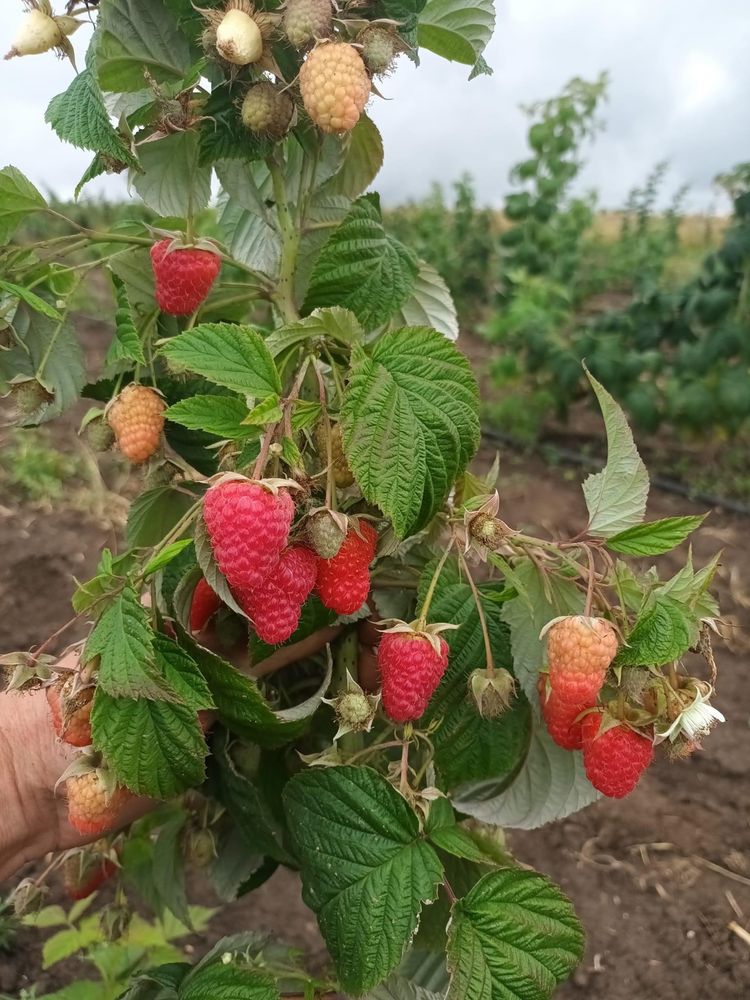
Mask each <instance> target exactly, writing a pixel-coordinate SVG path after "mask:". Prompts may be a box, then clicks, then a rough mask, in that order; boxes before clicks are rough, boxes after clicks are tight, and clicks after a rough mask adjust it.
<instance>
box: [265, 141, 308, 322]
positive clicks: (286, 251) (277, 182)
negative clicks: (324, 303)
mask: <svg viewBox="0 0 750 1000" xmlns="http://www.w3.org/2000/svg"><path fill="white" fill-rule="evenodd" d="M266 163H267V164H268V170H269V172H270V174H271V181H272V183H273V193H274V198H275V200H276V214H277V215H278V219H279V229H280V230H281V266H280V268H279V282H278V284H277V286H276V292H275V295H274V302H275V303H276V305H277V306H278V309H279V312H280V313H281V316H282V318H283V319H284V321H285V322H286V323H293V322H295V320H298V319H299V312H298V311H297V306H296V305H295V302H294V274H295V270H296V266H297V254H298V253H299V245H300V232H299V229H298V228H297V226H296V225H295V224H294V219H293V218H292V213H291V210H290V208H289V202H288V200H287V195H286V184H285V181H284V174H283V173H282V170H281V167H280V166H279V164H278V162H277V161H276V160H275V159H274V158H273V157H269V158H268V160H267V161H266Z"/></svg>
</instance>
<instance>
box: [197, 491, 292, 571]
mask: <svg viewBox="0 0 750 1000" xmlns="http://www.w3.org/2000/svg"><path fill="white" fill-rule="evenodd" d="M203 518H204V520H205V522H206V527H207V528H208V536H209V538H210V539H211V547H212V548H213V551H214V555H215V557H216V562H217V563H218V566H219V569H220V570H221V572H222V573H223V574H224V576H225V577H226V579H227V582H228V583H229V586H230V587H232V588H233V589H236V590H238V591H242V590H249V589H252V588H253V587H258V586H260V584H261V583H263V582H264V581H265V579H266V578H267V577H268V576H270V574H271V573H272V572H273V571H274V569H275V568H276V566H277V565H278V562H279V557H280V556H281V553H282V551H283V549H284V546H285V545H286V543H287V539H288V538H289V529H290V527H291V525H292V520H293V519H294V501H293V500H292V498H291V497H290V496H289V494H288V493H287V491H286V490H279V491H278V492H277V493H273V492H271V490H269V489H266V488H265V487H264V486H262V485H261V484H260V483H255V482H250V481H248V480H230V481H228V482H224V483H218V484H217V485H216V486H212V487H211V489H210V490H209V491H208V493H206V497H205V500H204V503H203Z"/></svg>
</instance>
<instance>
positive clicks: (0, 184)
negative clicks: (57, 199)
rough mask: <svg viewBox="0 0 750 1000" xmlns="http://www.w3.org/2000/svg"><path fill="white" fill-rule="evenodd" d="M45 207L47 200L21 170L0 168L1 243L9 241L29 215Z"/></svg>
mask: <svg viewBox="0 0 750 1000" xmlns="http://www.w3.org/2000/svg"><path fill="white" fill-rule="evenodd" d="M45 208H47V202H46V201H45V200H44V198H43V197H42V196H41V195H40V194H39V192H38V191H37V189H36V188H35V187H34V185H33V184H32V183H31V181H30V180H28V179H27V178H26V177H24V175H23V174H22V173H21V171H20V170H17V169H16V167H5V168H4V169H3V170H0V245H1V244H3V243H7V242H8V240H9V239H10V238H11V236H12V235H13V233H14V232H15V231H16V227H17V226H18V224H19V222H21V221H22V220H23V219H25V218H26V216H27V215H31V214H32V213H33V212H40V211H42V210H43V209H45Z"/></svg>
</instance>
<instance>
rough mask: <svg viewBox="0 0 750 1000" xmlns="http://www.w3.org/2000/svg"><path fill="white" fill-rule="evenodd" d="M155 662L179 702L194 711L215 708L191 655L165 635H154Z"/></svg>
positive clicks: (204, 681)
mask: <svg viewBox="0 0 750 1000" xmlns="http://www.w3.org/2000/svg"><path fill="white" fill-rule="evenodd" d="M154 652H155V653H156V662H157V665H158V667H159V668H160V670H161V671H162V673H163V675H164V677H165V679H166V681H167V683H168V684H169V687H170V689H171V690H172V691H175V692H176V693H177V695H178V696H179V699H180V702H181V703H182V704H183V705H187V707H188V708H192V710H193V711H194V712H200V711H202V710H204V709H209V708H215V707H216V706H215V705H214V702H213V698H212V696H211V691H210V689H209V687H208V684H207V683H206V680H205V678H204V677H203V674H202V673H201V671H200V670H199V668H198V664H197V663H196V662H195V660H194V659H193V657H192V656H190V655H189V654H188V653H187V652H185V650H184V649H181V648H180V646H178V645H177V643H176V642H174V641H173V640H172V639H170V638H168V637H167V636H165V635H157V636H155V637H154Z"/></svg>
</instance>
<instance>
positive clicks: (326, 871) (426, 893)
mask: <svg viewBox="0 0 750 1000" xmlns="http://www.w3.org/2000/svg"><path fill="white" fill-rule="evenodd" d="M284 804H285V808H286V812H287V817H288V821H289V830H290V835H291V837H292V840H293V846H294V848H295V851H296V853H297V856H298V858H299V861H300V865H301V869H302V885H303V897H304V899H305V902H306V903H307V905H308V906H310V907H311V908H312V909H313V910H314V911H315V912H316V914H317V917H318V922H319V924H320V928H321V931H322V932H323V937H324V938H325V940H326V944H327V945H328V949H329V951H330V952H331V955H332V957H333V960H334V962H335V964H336V969H337V972H338V976H339V979H340V982H341V986H342V987H343V989H344V990H346V991H351V992H353V993H355V994H359V993H362V992H364V991H365V990H367V989H371V988H372V987H373V986H376V985H377V984H378V983H380V982H381V981H382V980H383V979H384V978H385V977H386V976H387V975H388V974H389V973H390V972H391V971H392V970H393V969H394V968H395V967H396V966H397V965H398V963H399V961H400V960H401V957H402V955H403V953H404V950H405V948H406V946H407V945H408V943H409V941H410V940H411V937H412V935H413V934H414V932H415V930H416V927H417V923H418V920H419V914H420V912H421V909H422V904H423V903H425V902H431V901H432V900H434V899H435V896H436V895H437V885H438V883H439V882H440V881H441V879H442V877H443V868H442V865H441V864H440V861H439V859H438V857H437V855H436V853H435V851H434V850H433V848H432V847H430V846H429V844H427V843H426V842H425V841H424V840H422V839H421V837H420V834H419V822H418V820H417V817H416V816H415V814H414V813H413V812H412V811H411V810H410V809H409V807H408V806H407V804H406V802H405V801H404V799H403V798H401V796H400V795H399V794H398V792H396V790H395V789H394V788H393V787H392V786H391V785H390V784H389V782H388V781H386V779H385V778H383V777H381V776H380V775H379V774H377V773H376V772H375V771H372V770H370V769H369V768H366V767H336V768H330V769H326V770H308V771H305V772H302V773H301V774H298V775H296V776H295V777H294V778H292V779H291V781H290V782H289V783H288V784H287V786H286V789H285V791H284Z"/></svg>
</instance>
